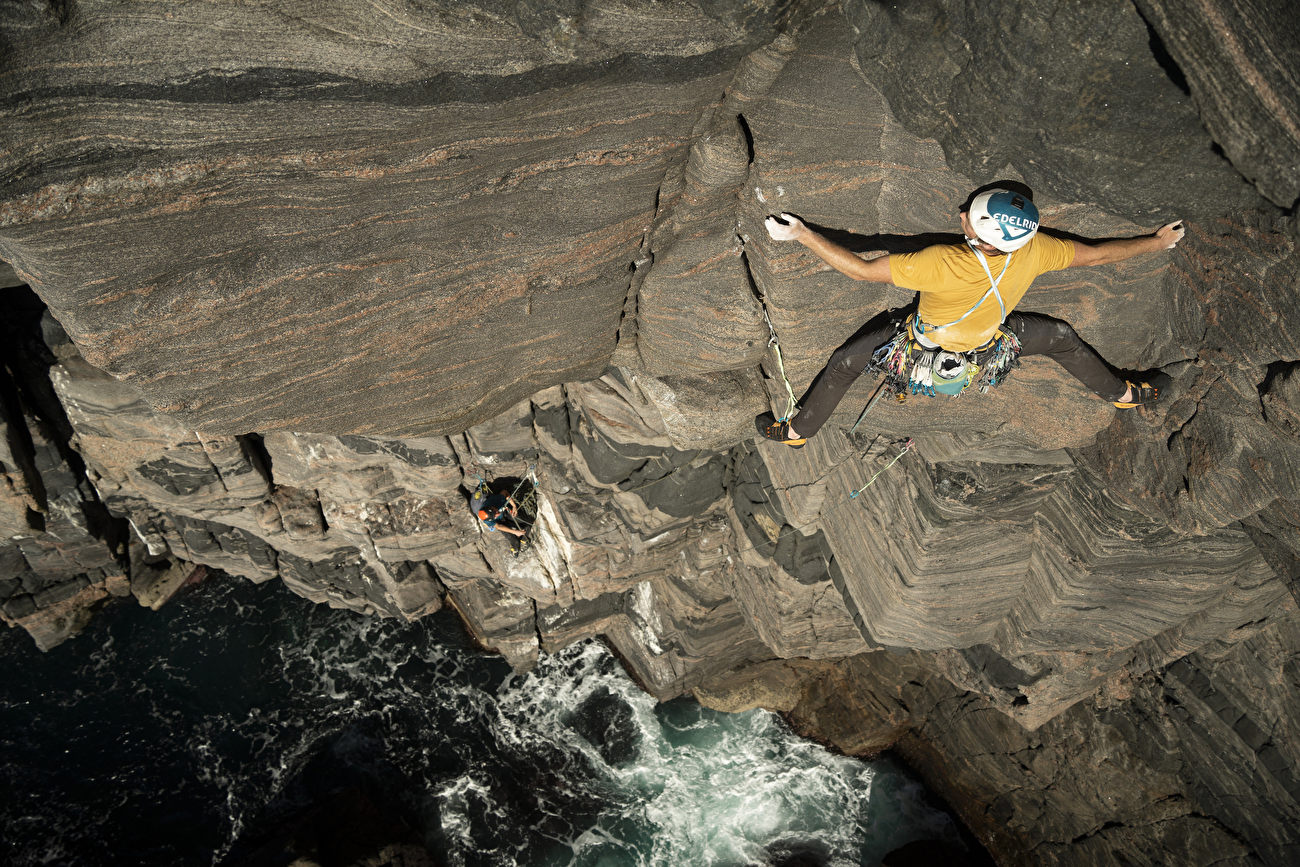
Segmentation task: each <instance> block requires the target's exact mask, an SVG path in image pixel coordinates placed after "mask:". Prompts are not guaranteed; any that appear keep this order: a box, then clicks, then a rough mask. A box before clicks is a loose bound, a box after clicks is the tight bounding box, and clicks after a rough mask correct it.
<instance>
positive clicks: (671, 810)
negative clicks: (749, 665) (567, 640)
mask: <svg viewBox="0 0 1300 867" xmlns="http://www.w3.org/2000/svg"><path fill="white" fill-rule="evenodd" d="M600 690H608V691H609V692H610V693H613V694H614V695H615V696H617V697H618V700H619V701H621V702H623V703H624V704H626V705H627V707H628V708H630V710H631V715H630V718H631V720H632V721H633V727H634V729H635V731H636V733H637V735H638V736H639V744H638V745H637V747H636V749H635V755H634V758H633V759H632V760H630V761H627V762H624V763H622V764H620V766H618V767H610V766H608V765H607V764H605V762H604V760H603V758H602V757H601V754H600V752H599V750H598V749H597V748H596V745H594V744H591V743H588V742H587V741H586V740H585V739H584V738H583V737H582V736H581V735H579V734H578V733H577V732H576V731H574V730H573V729H572V728H571V727H570V726H569V724H568V722H569V718H570V716H571V715H572V714H573V712H574V711H575V710H576V709H578V708H579V707H581V706H582V705H583V702H584V701H586V700H587V699H588V698H590V697H591V696H592V695H593V694H595V693H597V692H598V691H600ZM498 699H499V707H500V711H501V716H502V718H503V721H504V724H505V726H506V728H507V729H508V730H509V732H508V736H509V737H513V738H514V739H515V740H516V741H519V742H523V741H527V740H529V739H530V738H535V737H546V738H548V739H550V740H551V741H554V742H562V743H564V744H565V745H566V747H568V748H570V749H576V750H578V751H580V752H582V753H583V754H584V755H585V756H586V757H587V759H588V760H589V761H590V763H591V766H592V767H593V768H598V769H599V770H600V771H601V773H602V774H603V775H604V779H605V781H606V782H607V783H611V784H613V785H614V789H615V791H617V792H620V793H621V794H623V795H625V796H626V797H625V798H619V799H617V800H619V801H621V802H625V803H626V802H632V803H638V804H640V805H641V806H640V807H639V816H636V817H629V816H626V815H618V814H615V813H613V812H611V813H609V814H608V815H606V816H605V818H604V819H602V820H601V824H599V825H597V826H596V827H594V828H590V829H586V830H584V831H583V832H582V833H580V834H579V835H577V836H576V837H575V838H574V839H573V840H570V841H566V842H567V845H568V846H569V847H570V848H571V849H572V850H573V852H574V856H573V860H572V861H571V862H570V863H573V864H577V863H582V864H590V863H604V862H605V861H606V860H608V859H613V860H611V861H609V863H618V864H628V863H636V864H637V865H644V867H670V865H672V867H677V865H681V864H762V863H767V862H768V861H769V860H770V859H769V858H768V856H767V855H766V854H765V853H766V852H767V851H768V849H769V847H773V846H778V847H780V846H787V847H789V846H794V847H796V848H797V847H799V846H807V847H811V848H813V849H815V850H817V851H819V852H822V853H826V854H827V855H828V858H829V860H828V861H827V863H828V864H829V865H832V867H850V865H860V864H863V863H869V861H870V860H871V858H872V857H875V858H878V857H880V856H882V855H884V854H885V853H886V852H888V851H890V850H892V849H894V848H896V847H897V846H900V845H902V844H903V843H906V842H908V841H909V840H912V839H918V838H945V839H950V840H952V841H953V842H956V841H957V839H958V838H957V833H956V829H955V827H954V826H953V825H952V821H951V819H950V818H949V817H948V816H947V815H946V814H944V813H941V812H939V811H937V810H935V809H934V808H933V807H931V806H930V805H929V804H928V803H927V802H926V801H925V795H924V790H923V789H922V788H921V787H920V786H919V785H918V784H916V783H913V782H912V781H910V780H908V779H907V778H905V777H902V776H900V775H898V774H897V773H895V772H894V771H893V770H892V768H891V767H889V766H888V765H876V764H867V763H865V762H862V761H860V760H858V759H853V758H849V757H845V756H837V755H834V754H832V753H830V752H829V751H827V750H826V749H824V748H823V747H821V746H820V745H818V744H816V743H813V742H811V741H808V740H805V739H803V738H800V737H798V736H797V735H795V734H794V733H793V732H791V731H790V730H789V729H788V728H787V727H786V726H785V725H784V724H783V723H782V722H780V720H779V719H778V718H777V717H775V716H774V715H772V714H769V713H767V712H765V711H758V710H756V711H749V712H747V713H743V714H721V713H717V712H713V711H708V710H706V709H704V708H701V707H699V706H698V705H693V704H685V703H675V704H669V705H658V704H657V703H656V702H655V700H654V699H653V698H651V697H650V696H648V695H646V694H645V693H644V692H642V691H641V690H640V689H639V688H638V687H637V686H636V685H635V684H634V683H633V682H632V681H631V679H630V678H627V677H626V675H624V674H623V673H622V671H621V670H620V669H619V668H618V667H617V666H616V665H614V664H613V660H612V656H611V655H610V654H609V652H608V650H606V649H605V648H604V647H603V646H602V645H601V644H599V643H598V642H594V641H593V642H587V643H584V644H580V645H574V646H571V647H569V648H567V649H566V650H564V651H562V652H560V653H558V654H553V655H549V656H543V657H542V659H541V660H539V663H538V666H537V668H536V669H535V670H534V671H532V672H530V673H529V674H527V675H524V676H523V677H522V678H512V679H510V680H508V681H507V682H506V683H505V684H503V685H502V688H501V690H499V693H498ZM882 781H883V782H884V783H885V784H884V785H881V783H882ZM629 818H634V819H636V820H639V821H640V822H641V823H642V825H643V826H644V832H645V836H646V837H648V838H649V839H650V841H651V844H650V847H649V851H648V852H646V851H644V849H645V848H646V847H644V846H642V847H641V849H642V851H640V852H639V853H637V852H636V850H633V849H628V848H626V841H624V840H622V839H621V838H620V837H619V835H618V833H615V832H614V831H612V830H610V829H611V828H614V827H619V828H623V827H625V826H626V824H627V822H628V819H629ZM643 842H644V841H643ZM596 850H599V852H597V851H596ZM619 852H621V853H622V854H621V855H620V854H616V853H619ZM588 854H589V855H590V856H591V857H593V858H598V859H599V860H598V861H595V862H593V861H592V860H590V859H589V858H588V857H587V855H588ZM629 859H632V860H629Z"/></svg>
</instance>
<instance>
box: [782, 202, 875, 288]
mask: <svg viewBox="0 0 1300 867" xmlns="http://www.w3.org/2000/svg"><path fill="white" fill-rule="evenodd" d="M764 225H765V226H767V233H768V234H769V235H771V236H772V240H774V241H798V242H799V243H800V244H803V245H804V246H805V247H807V248H808V249H809V250H812V251H813V252H814V253H816V254H817V255H818V256H819V257H820V258H821V260H822V261H823V262H825V263H826V264H827V265H830V266H831V267H832V268H834V269H835V270H836V271H839V272H840V273H841V274H844V275H845V276H847V277H852V278H853V279H854V280H867V281H870V282H872V283H890V284H892V283H893V282H894V278H893V277H892V276H890V273H889V256H888V255H885V256H880V257H878V258H875V259H863V258H862V257H861V256H859V255H858V254H856V253H852V252H850V251H848V250H846V249H845V248H843V247H841V246H840V245H839V244H836V243H835V242H833V241H828V240H826V239H825V238H823V237H822V236H821V235H819V234H817V233H816V232H814V231H813V230H812V229H810V228H808V227H807V226H805V225H804V224H803V222H802V221H801V220H800V219H799V218H798V217H795V216H793V215H791V214H782V215H781V218H780V219H777V218H776V217H768V218H767V220H765V221H764Z"/></svg>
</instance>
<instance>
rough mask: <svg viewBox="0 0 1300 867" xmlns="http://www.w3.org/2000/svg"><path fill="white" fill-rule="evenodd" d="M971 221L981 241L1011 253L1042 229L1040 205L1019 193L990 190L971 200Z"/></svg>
mask: <svg viewBox="0 0 1300 867" xmlns="http://www.w3.org/2000/svg"><path fill="white" fill-rule="evenodd" d="M970 224H971V228H972V229H974V230H975V234H976V235H977V236H978V237H979V239H980V240H981V241H983V242H984V243H986V244H992V245H993V246H994V247H997V248H998V249H999V250H1001V251H1002V252H1004V253H1010V252H1011V251H1013V250H1019V249H1020V248H1021V247H1023V246H1025V245H1026V244H1028V243H1029V241H1030V240H1031V239H1032V238H1033V237H1034V233H1035V232H1037V231H1038V208H1036V207H1035V206H1034V203H1033V202H1031V201H1029V199H1027V198H1025V197H1024V196H1022V195H1020V194H1019V193H1013V192H1011V191H1009V190H990V191H989V192H987V193H981V194H980V195H978V196H976V197H975V201H973V202H971V205H970Z"/></svg>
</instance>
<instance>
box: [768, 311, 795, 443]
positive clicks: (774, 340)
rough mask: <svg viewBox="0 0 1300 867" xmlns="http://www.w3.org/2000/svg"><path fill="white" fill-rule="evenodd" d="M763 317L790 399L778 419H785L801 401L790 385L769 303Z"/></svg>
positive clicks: (769, 342) (777, 367)
mask: <svg viewBox="0 0 1300 867" xmlns="http://www.w3.org/2000/svg"><path fill="white" fill-rule="evenodd" d="M763 319H764V321H766V322H767V333H768V338H767V345H768V347H769V348H770V349H774V350H776V369H777V372H778V373H780V374H781V381H782V382H783V383H785V393H786V395H787V396H788V399H787V401H786V404H785V412H783V413H782V414H781V417H780V418H779V419H777V421H785V420H787V419H789V418H790V416H792V415H794V411H795V408H796V407H797V406H798V405H799V402H798V401H797V400H795V399H794V389H793V388H791V387H790V380H789V378H788V377H787V376H786V375H785V360H784V359H783V358H781V341H780V340H778V339H777V337H776V329H775V328H773V327H772V317H770V316H768V315H767V305H766V304H764V305H763Z"/></svg>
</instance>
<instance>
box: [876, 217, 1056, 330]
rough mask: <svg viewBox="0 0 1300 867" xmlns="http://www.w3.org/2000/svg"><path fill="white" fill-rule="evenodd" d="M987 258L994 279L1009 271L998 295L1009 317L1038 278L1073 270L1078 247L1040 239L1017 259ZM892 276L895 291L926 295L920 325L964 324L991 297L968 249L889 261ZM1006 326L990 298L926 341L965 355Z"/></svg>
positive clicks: (933, 250)
mask: <svg viewBox="0 0 1300 867" xmlns="http://www.w3.org/2000/svg"><path fill="white" fill-rule="evenodd" d="M1008 257H1010V259H1011V261H1010V262H1008V261H1007V258H1008ZM984 258H985V259H987V260H988V263H989V270H990V271H991V272H992V273H993V276H994V277H997V276H998V275H999V274H1001V273H1002V267H1003V265H1005V266H1006V269H1007V270H1006V274H1004V275H1003V276H1002V278H1001V280H999V281H998V293H999V294H1000V295H1001V296H1002V302H1003V303H1004V304H1006V306H1007V312H1008V313H1010V312H1011V311H1012V310H1013V309H1014V308H1015V306H1016V305H1017V304H1019V303H1020V299H1021V298H1023V297H1024V295H1025V292H1027V291H1028V290H1029V285H1030V284H1031V283H1033V282H1034V278H1035V277H1037V276H1038V275H1039V274H1043V273H1045V272H1047V271H1060V270H1061V269H1063V268H1068V267H1070V263H1071V262H1073V261H1074V244H1072V243H1071V242H1069V241H1062V240H1061V239H1060V238H1053V237H1051V236H1050V235H1043V234H1041V233H1040V234H1037V235H1035V236H1034V239H1033V240H1032V241H1030V242H1029V243H1028V244H1026V245H1025V246H1023V247H1021V248H1020V249H1019V250H1016V251H1015V252H1014V253H1006V254H1002V255H997V254H994V255H992V256H989V255H988V254H985V257H984ZM889 273H890V275H891V276H892V277H893V278H894V285H896V286H901V287H903V288H904V289H913V290H915V291H917V292H920V293H921V321H922V322H924V323H926V324H927V325H946V324H947V323H949V322H953V321H955V320H957V319H961V316H962V314H964V313H965V312H966V311H967V310H970V309H971V307H973V306H975V302H977V301H979V300H980V298H983V296H984V293H985V292H988V291H989V285H990V284H989V276H988V274H985V273H984V266H982V265H981V264H980V260H979V257H978V256H976V255H975V251H974V250H972V249H971V248H970V247H969V246H967V245H966V244H954V245H940V246H935V247H926V248H925V249H924V250H922V251H921V252H919V253H902V254H899V255H896V256H890V257H889ZM1001 324H1002V310H1001V308H1000V307H998V299H997V298H996V297H995V296H993V295H989V297H988V298H985V299H984V302H983V303H982V304H980V306H979V309H977V310H976V311H975V312H974V313H972V314H971V315H970V316H967V317H966V318H965V319H962V321H961V322H959V323H957V324H956V325H951V326H949V327H947V328H940V329H939V330H937V331H927V332H926V335H925V336H926V337H928V338H930V339H931V340H933V341H934V342H935V343H937V344H939V345H940V346H942V347H943V348H944V349H951V350H953V351H954V352H963V351H965V350H967V349H974V348H975V347H977V346H983V345H984V344H985V343H987V342H988V341H989V338H991V337H992V336H993V335H994V334H995V333H996V332H997V330H998V326H999V325H1001Z"/></svg>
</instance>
